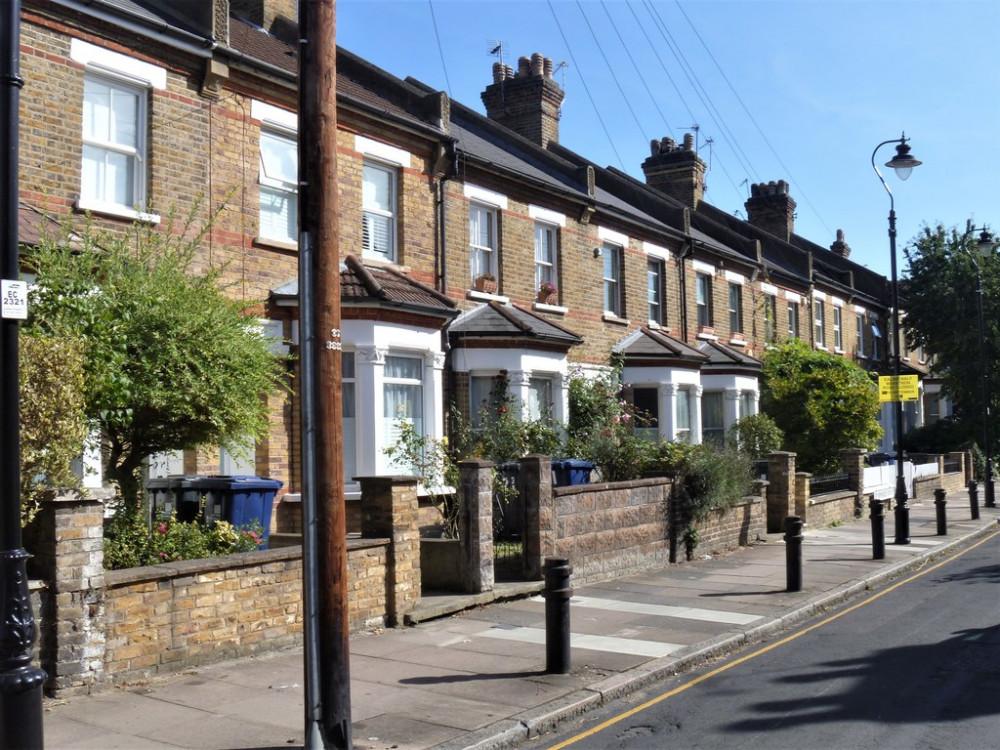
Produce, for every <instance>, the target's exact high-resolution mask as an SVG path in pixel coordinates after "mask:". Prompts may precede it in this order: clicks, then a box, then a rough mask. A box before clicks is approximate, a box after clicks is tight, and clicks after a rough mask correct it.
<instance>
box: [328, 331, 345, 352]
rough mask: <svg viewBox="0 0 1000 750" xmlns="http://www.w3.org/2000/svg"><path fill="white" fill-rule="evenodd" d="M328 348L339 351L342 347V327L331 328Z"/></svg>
mask: <svg viewBox="0 0 1000 750" xmlns="http://www.w3.org/2000/svg"><path fill="white" fill-rule="evenodd" d="M326 348H327V349H329V350H332V351H337V352H339V351H340V350H341V349H342V346H341V344H340V329H339V328H331V329H330V340H328V341H327V342H326Z"/></svg>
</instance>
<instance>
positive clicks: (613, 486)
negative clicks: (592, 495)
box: [552, 477, 673, 495]
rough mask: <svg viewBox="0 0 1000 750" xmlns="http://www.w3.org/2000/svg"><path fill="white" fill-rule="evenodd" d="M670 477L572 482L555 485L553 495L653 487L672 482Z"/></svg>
mask: <svg viewBox="0 0 1000 750" xmlns="http://www.w3.org/2000/svg"><path fill="white" fill-rule="evenodd" d="M671 482H673V480H672V479H671V478H670V477H651V478H647V479H629V480H627V481H625V482H601V483H598V484H570V485H566V486H563V487H553V488H552V494H553V495H576V494H579V493H581V492H601V491H604V490H627V489H632V488H633V487H653V486H655V485H659V484H670V483H671Z"/></svg>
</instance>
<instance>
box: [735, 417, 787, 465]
mask: <svg viewBox="0 0 1000 750" xmlns="http://www.w3.org/2000/svg"><path fill="white" fill-rule="evenodd" d="M728 438H729V440H728V444H729V446H730V447H732V448H736V449H738V450H741V451H743V452H744V453H745V454H746V455H747V456H749V457H750V458H765V457H766V456H767V455H768V454H769V453H774V451H776V450H781V443H782V441H783V440H784V439H785V436H784V434H782V432H781V429H780V428H779V427H778V425H777V424H775V422H774V420H773V419H771V417H769V416H768V415H767V414H750V415H748V416H746V417H743V418H742V419H737V420H736V421H735V422H733V426H732V427H730V428H729V435H728Z"/></svg>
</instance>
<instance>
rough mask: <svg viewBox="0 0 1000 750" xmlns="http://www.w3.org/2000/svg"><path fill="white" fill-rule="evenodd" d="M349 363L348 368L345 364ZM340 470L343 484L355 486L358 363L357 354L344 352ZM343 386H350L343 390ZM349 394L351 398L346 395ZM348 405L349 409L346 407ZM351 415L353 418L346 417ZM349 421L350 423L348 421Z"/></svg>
mask: <svg viewBox="0 0 1000 750" xmlns="http://www.w3.org/2000/svg"><path fill="white" fill-rule="evenodd" d="M348 362H350V366H349V367H348V366H347V363H348ZM341 363H342V365H341V379H340V380H341V391H340V394H341V396H340V397H341V411H340V413H341V422H342V424H341V441H342V446H343V450H342V451H341V468H342V471H343V477H344V484H346V485H352V486H353V485H355V484H356V482H355V481H354V475H355V474H356V473H357V470H358V428H357V422H358V362H357V353H356V352H354V351H349V350H345V351H343V352H342V353H341ZM344 386H350V387H349V388H345V387H344ZM348 393H351V394H352V395H353V398H352V397H350V396H348V395H347V394H348ZM348 403H350V406H351V409H350V410H348V408H347V406H348ZM348 414H353V415H354V416H353V417H348V416H347V415H348ZM348 420H350V421H348Z"/></svg>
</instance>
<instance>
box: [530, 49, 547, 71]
mask: <svg viewBox="0 0 1000 750" xmlns="http://www.w3.org/2000/svg"><path fill="white" fill-rule="evenodd" d="M544 71H545V60H544V58H543V57H542V55H541V53H540V52H536V53H535V54H533V55H532V56H531V75H533V76H540V75H542V74H543V73H544Z"/></svg>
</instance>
